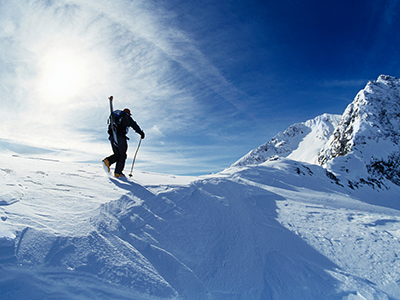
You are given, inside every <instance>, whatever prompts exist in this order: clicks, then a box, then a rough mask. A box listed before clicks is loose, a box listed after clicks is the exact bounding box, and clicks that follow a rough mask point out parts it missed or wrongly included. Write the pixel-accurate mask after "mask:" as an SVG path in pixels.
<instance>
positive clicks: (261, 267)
mask: <svg viewBox="0 0 400 300" xmlns="http://www.w3.org/2000/svg"><path fill="white" fill-rule="evenodd" d="M0 160H1V169H0V188H1V189H0V193H1V194H0V298H1V299H43V298H45V299H285V300H286V299H307V300H309V299H348V300H352V299H357V300H360V299H400V287H399V282H400V260H399V258H398V249H399V248H400V244H399V240H398V239H399V238H400V213H399V211H398V210H396V209H394V208H390V207H387V206H386V207H384V206H380V205H378V204H379V203H380V201H381V200H382V201H383V200H386V202H385V203H388V202H390V200H393V199H392V198H393V197H395V199H394V200H398V196H397V195H398V194H399V193H398V192H399V190H398V189H396V187H395V186H393V188H392V189H391V190H389V191H384V190H381V191H375V190H372V189H370V188H368V187H366V188H365V189H364V190H360V191H359V192H358V191H354V190H351V189H349V188H345V187H341V186H339V185H337V184H336V183H335V182H333V181H332V180H331V179H329V178H328V177H327V176H326V174H325V171H324V169H322V168H320V167H318V166H312V165H307V164H301V163H298V162H295V161H292V160H289V159H279V160H276V161H270V162H266V163H264V164H262V165H259V166H250V167H233V168H229V169H226V170H224V171H223V172H220V173H218V174H213V175H208V176H201V177H179V176H171V175H164V174H151V173H145V172H139V171H136V170H135V173H134V177H133V179H125V180H117V179H113V178H110V177H108V176H107V175H105V174H104V173H103V170H102V168H101V165H100V164H99V165H93V164H77V163H68V162H63V161H56V160H50V159H43V158H41V159H38V158H37V157H36V158H34V157H27V156H17V155H13V156H12V155H9V154H0ZM366 189H367V190H366ZM365 191H367V192H365ZM365 197H368V199H366V198H365ZM361 200H363V201H361Z"/></svg>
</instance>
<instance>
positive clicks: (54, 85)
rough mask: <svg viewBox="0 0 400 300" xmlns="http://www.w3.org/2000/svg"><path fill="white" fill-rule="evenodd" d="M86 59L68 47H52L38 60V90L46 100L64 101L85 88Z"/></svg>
mask: <svg viewBox="0 0 400 300" xmlns="http://www.w3.org/2000/svg"><path fill="white" fill-rule="evenodd" d="M88 77H89V70H88V68H87V60H86V59H85V58H84V56H82V55H79V53H76V52H74V51H73V50H68V49H53V51H52V52H50V53H48V54H46V55H45V56H44V57H43V59H42V60H41V62H40V77H39V90H40V92H41V94H42V97H44V98H45V99H47V100H52V101H54V100H56V101H57V100H58V101H65V100H68V99H70V98H72V97H75V96H77V95H78V94H79V93H81V92H82V90H83V89H84V88H85V86H86V84H87V80H88Z"/></svg>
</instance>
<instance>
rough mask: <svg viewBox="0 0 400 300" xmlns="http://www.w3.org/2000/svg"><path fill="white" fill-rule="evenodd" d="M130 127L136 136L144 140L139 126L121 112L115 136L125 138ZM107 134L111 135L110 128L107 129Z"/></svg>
mask: <svg viewBox="0 0 400 300" xmlns="http://www.w3.org/2000/svg"><path fill="white" fill-rule="evenodd" d="M129 127H132V128H133V130H135V131H136V132H137V133H138V134H140V136H141V138H142V139H143V138H144V132H143V130H142V129H140V127H139V125H138V124H137V123H136V122H135V121H134V120H133V119H132V118H131V116H130V115H128V114H127V113H126V112H123V113H122V115H121V118H120V122H119V124H118V127H117V135H118V136H125V135H126V134H127V133H128V128H129ZM108 134H109V135H112V130H111V127H110V128H109V129H108Z"/></svg>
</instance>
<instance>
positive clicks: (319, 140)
mask: <svg viewBox="0 0 400 300" xmlns="http://www.w3.org/2000/svg"><path fill="white" fill-rule="evenodd" d="M340 118H341V116H339V115H330V114H323V115H321V116H318V117H316V118H314V119H311V120H308V121H306V122H303V123H297V124H294V125H292V126H290V127H289V128H288V129H286V130H285V131H284V132H283V133H278V134H277V135H276V136H275V137H274V138H272V139H271V141H269V142H267V143H265V144H263V145H261V146H259V147H258V148H256V149H254V150H252V151H250V152H249V153H248V154H246V155H245V156H244V157H242V158H241V159H239V160H238V161H237V162H235V163H234V164H233V165H232V166H245V165H251V164H259V163H263V162H265V161H267V160H269V159H274V158H275V157H276V156H279V157H288V158H290V159H293V160H297V161H302V162H308V163H311V164H315V163H317V161H318V157H317V155H318V152H319V151H320V150H321V148H322V147H323V146H324V145H325V144H326V142H327V141H328V139H329V138H330V136H331V135H332V133H333V131H334V129H335V128H336V126H337V125H338V123H339V121H340Z"/></svg>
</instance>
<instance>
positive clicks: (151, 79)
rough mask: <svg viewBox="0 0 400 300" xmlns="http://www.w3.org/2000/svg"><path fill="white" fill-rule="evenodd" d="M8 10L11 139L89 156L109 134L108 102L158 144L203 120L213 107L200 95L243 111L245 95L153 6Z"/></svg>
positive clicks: (7, 123) (4, 42) (5, 93)
mask: <svg viewBox="0 0 400 300" xmlns="http://www.w3.org/2000/svg"><path fill="white" fill-rule="evenodd" d="M0 6H1V9H0V11H1V13H0V17H1V20H2V24H4V26H2V27H1V28H2V29H1V30H0V43H1V46H0V47H1V54H0V64H1V69H2V70H3V71H2V72H1V73H0V79H1V81H0V82H1V85H0V88H1V89H0V99H1V104H0V107H1V108H2V110H1V113H0V115H1V120H3V121H1V127H2V133H1V134H2V137H3V138H8V139H16V140H19V141H25V142H26V143H28V144H32V145H39V144H40V145H41V146H46V145H47V146H49V147H50V146H52V147H57V146H58V147H64V148H69V147H71V148H73V149H79V148H80V147H81V148H82V147H88V148H90V145H91V143H93V138H96V137H98V138H100V137H101V136H102V135H105V134H104V133H105V127H106V124H105V122H106V119H107V116H108V102H107V96H109V95H114V96H115V99H116V100H115V102H116V106H117V107H119V108H123V107H130V108H131V110H132V111H133V113H134V116H135V118H136V120H137V121H138V123H139V124H140V125H141V126H142V127H144V129H148V132H149V133H154V135H153V138H151V136H152V135H148V136H150V139H149V143H150V144H151V143H154V142H155V137H156V136H160V135H161V136H165V135H166V134H169V133H171V132H179V130H181V129H184V128H187V127H190V126H191V125H192V123H193V122H194V121H193V120H194V119H195V118H200V119H201V118H202V117H201V115H202V112H203V110H206V109H207V108H206V107H205V103H204V102H202V97H199V95H201V94H203V96H206V95H207V93H209V92H207V90H209V91H211V92H213V93H215V94H217V95H219V96H220V97H221V98H222V99H225V100H224V101H227V102H228V103H231V104H232V105H233V106H234V107H236V109H237V110H239V111H240V110H242V111H244V108H243V104H241V102H240V101H238V100H239V98H240V97H241V95H240V93H241V92H240V91H238V90H237V89H235V87H234V86H232V85H231V84H230V83H229V82H228V81H227V80H226V79H225V78H224V77H223V76H222V75H221V73H220V72H219V70H218V69H217V68H216V67H215V66H213V64H212V63H210V62H209V61H208V60H207V58H206V57H205V56H204V55H203V54H202V53H201V51H200V50H198V49H197V47H196V44H195V43H194V41H192V40H191V39H190V38H189V37H188V35H187V34H186V33H185V32H183V31H182V30H179V29H177V28H174V26H173V25H172V22H171V18H172V16H171V15H170V14H169V13H168V12H166V11H162V10H161V9H159V8H157V7H155V6H152V4H151V3H148V2H146V1H129V2H127V1H112V2H110V1H76V0H70V1H67V0H65V1H57V2H49V1H39V0H38V1H19V2H18V3H10V2H4V1H3V2H1V4H0ZM66 65H70V68H66V67H65V66H66ZM60 69H64V70H60ZM71 74H75V76H73V75H71ZM68 76H69V77H70V80H69V81H65V82H63V81H62V80H63V77H68ZM59 78H60V79H59ZM72 79H73V80H75V82H74V81H73V80H72ZM66 80H68V79H66ZM57 85H59V86H57ZM64 89H65V90H64ZM209 117H210V120H209V121H210V122H211V123H212V120H211V118H212V116H209ZM85 140H86V141H87V142H88V143H87V145H86V146H85V143H83V144H82V141H85ZM103 140H105V138H104V137H103ZM106 143H107V141H105V144H106Z"/></svg>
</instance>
